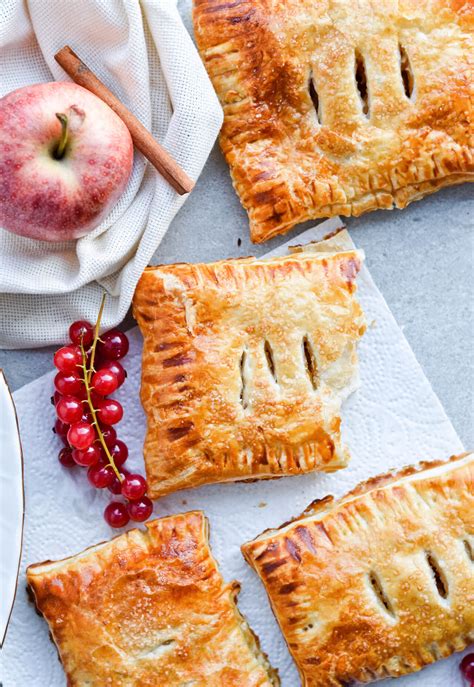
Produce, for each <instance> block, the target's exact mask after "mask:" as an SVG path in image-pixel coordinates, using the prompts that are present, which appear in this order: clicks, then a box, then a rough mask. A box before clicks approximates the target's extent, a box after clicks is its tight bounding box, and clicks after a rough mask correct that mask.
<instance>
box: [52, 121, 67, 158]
mask: <svg viewBox="0 0 474 687" xmlns="http://www.w3.org/2000/svg"><path fill="white" fill-rule="evenodd" d="M56 117H57V118H58V119H59V121H60V122H61V138H60V139H59V142H58V145H57V146H56V149H55V150H54V157H55V158H56V160H62V159H63V157H64V153H65V152H66V146H67V142H68V136H69V125H68V118H67V116H66V115H65V114H64V113H63V112H56Z"/></svg>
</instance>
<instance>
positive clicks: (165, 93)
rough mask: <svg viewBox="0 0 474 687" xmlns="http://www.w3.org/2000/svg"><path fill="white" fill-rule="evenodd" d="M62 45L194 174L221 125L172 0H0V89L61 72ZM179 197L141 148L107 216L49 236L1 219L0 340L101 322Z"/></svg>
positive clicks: (121, 303) (109, 320)
mask: <svg viewBox="0 0 474 687" xmlns="http://www.w3.org/2000/svg"><path fill="white" fill-rule="evenodd" d="M65 44H68V45H70V46H71V47H72V48H73V50H75V51H76V52H77V53H78V54H79V56H80V57H81V58H82V59H83V60H84V61H85V62H86V64H88V66H90V68H91V69H92V70H93V71H94V72H95V73H96V74H97V75H98V77H99V78H100V79H101V80H102V81H103V82H104V83H105V84H106V85H107V86H108V87H109V88H110V89H111V90H112V91H113V92H114V93H115V95H117V97H118V98H120V100H121V101H122V102H123V103H124V104H125V105H126V106H127V107H128V108H129V109H130V110H131V111H132V112H133V113H134V114H135V115H136V116H137V117H138V118H139V119H140V121H141V122H142V123H143V124H144V125H145V126H146V127H147V128H148V129H149V130H151V132H152V133H153V135H154V136H156V138H157V139H158V140H159V141H160V142H161V143H162V144H163V145H164V147H165V148H166V149H167V150H168V151H169V152H170V153H171V155H173V157H174V158H175V159H176V160H177V161H178V162H179V163H180V164H181V166H182V167H183V168H184V169H185V170H186V172H187V173H188V174H189V175H190V176H191V178H193V179H196V178H197V177H198V175H199V174H200V172H201V170H202V167H203V166H204V163H205V161H206V159H207V157H208V155H209V152H210V150H211V148H212V145H213V143H214V141H215V138H216V136H217V133H218V131H219V128H220V125H221V122H222V114H221V108H220V106H219V103H218V101H217V98H216V96H215V94H214V90H213V89H212V86H211V84H210V82H209V81H208V78H207V75H206V72H205V70H204V67H203V65H202V63H201V60H200V58H199V56H198V53H197V51H196V49H195V47H194V45H193V43H192V40H191V38H190V36H189V34H188V33H187V31H186V29H185V28H184V25H183V23H182V21H181V18H180V16H179V13H178V9H177V7H176V2H175V0H140V2H139V1H138V0H87V2H84V0H1V2H0V97H2V96H3V95H6V94H7V93H9V92H10V91H13V90H15V89H16V88H20V87H22V86H27V85H29V84H32V83H38V82H41V81H51V80H56V81H62V80H69V78H68V77H67V76H66V75H65V74H64V72H63V71H62V69H61V68H60V67H59V65H57V64H56V62H55V60H54V54H55V52H57V51H58V50H59V49H60V48H62V47H63V46H64V45H65ZM183 202H184V198H183V197H181V196H179V195H178V194H177V193H176V192H175V191H174V190H173V189H172V188H171V187H170V186H169V185H168V183H167V182H166V181H164V179H162V177H161V176H160V175H159V174H158V173H157V172H156V171H155V170H154V169H153V168H152V167H151V165H149V164H148V163H147V162H146V160H145V159H144V158H143V157H142V155H141V154H140V153H138V152H136V153H135V161H134V167H133V172H132V176H131V178H130V181H129V183H128V186H127V189H126V190H125V193H124V194H123V196H122V197H121V199H120V200H119V202H118V204H117V205H116V206H115V208H114V209H113V210H112V212H111V213H110V215H109V216H108V217H107V218H106V219H105V220H104V221H103V222H102V224H101V225H100V226H99V227H97V228H96V229H95V230H94V231H93V232H92V233H91V234H89V235H88V236H85V237H84V238H81V239H79V240H78V241H74V242H73V241H71V242H64V243H59V244H54V243H46V242H43V241H33V240H31V239H26V238H21V237H18V236H15V235H13V234H10V233H9V232H7V231H5V230H3V229H1V228H0V347H4V348H26V347H31V346H41V345H46V344H50V343H55V342H57V341H61V340H62V339H64V337H65V329H66V326H67V325H66V323H67V322H70V321H72V320H74V319H77V318H85V319H91V320H94V319H95V316H96V313H97V306H98V303H99V302H100V297H101V294H102V292H103V290H104V289H105V290H106V291H107V293H108V294H109V297H108V299H107V306H106V312H105V319H104V325H105V326H106V327H111V326H114V325H115V324H117V323H118V322H120V321H121V320H122V319H123V318H124V317H125V314H126V313H127V310H128V307H129V304H130V301H131V298H132V295H133V291H134V289H135V284H136V282H137V280H138V278H139V276H140V274H141V273H142V271H143V269H144V267H145V266H146V265H147V263H148V262H149V261H150V259H151V257H152V255H153V253H154V252H155V250H156V248H157V246H158V245H159V243H160V241H161V239H162V238H163V236H164V234H165V232H166V230H167V229H168V227H169V225H170V222H171V220H172V219H173V217H174V215H175V214H176V212H177V211H178V209H179V208H180V207H181V205H182V203H183Z"/></svg>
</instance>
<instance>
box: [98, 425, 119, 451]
mask: <svg viewBox="0 0 474 687" xmlns="http://www.w3.org/2000/svg"><path fill="white" fill-rule="evenodd" d="M100 429H101V431H102V436H103V437H104V441H105V444H106V446H107V448H113V447H114V446H115V442H116V441H117V432H116V431H115V429H114V428H113V427H108V426H107V425H104V426H102V425H101V426H100Z"/></svg>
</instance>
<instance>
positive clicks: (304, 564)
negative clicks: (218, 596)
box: [242, 453, 474, 687]
mask: <svg viewBox="0 0 474 687" xmlns="http://www.w3.org/2000/svg"><path fill="white" fill-rule="evenodd" d="M242 551H243V554H244V556H245V558H246V559H247V561H248V562H249V563H250V565H252V566H253V568H254V569H255V570H256V571H257V573H258V575H259V576H260V578H261V579H262V581H263V583H264V585H265V587H266V590H267V592H268V595H269V598H270V601H271V604H272V607H273V611H274V613H275V616H276V618H277V620H278V622H279V624H280V627H281V629H282V632H283V634H284V636H285V639H286V641H287V644H288V647H289V649H290V651H291V653H292V655H293V657H294V659H295V661H296V664H297V666H298V669H299V671H300V674H301V678H302V682H303V685H304V687H347V685H356V684H361V683H362V684H365V683H369V682H372V681H373V680H378V679H381V678H384V677H389V676H391V677H397V676H400V675H405V674H407V673H410V672H413V671H416V670H419V669H421V668H423V667H424V666H426V665H428V664H429V663H433V661H436V660H437V659H439V658H443V657H446V656H449V655H450V654H451V653H453V652H454V651H462V650H463V649H464V648H465V647H466V646H468V645H469V644H470V643H471V642H472V641H474V454H472V453H471V454H463V455H460V456H453V457H452V458H451V459H450V461H449V462H447V463H442V462H438V463H424V464H422V465H420V466H418V468H412V467H410V468H405V469H404V470H402V471H400V472H396V473H391V474H388V475H381V476H379V477H376V478H373V479H371V480H369V481H368V482H365V483H363V484H361V485H359V486H358V487H357V488H356V489H355V490H354V491H352V492H351V493H350V494H348V495H347V496H346V497H344V498H342V499H339V500H334V499H333V498H332V497H327V498H325V499H323V500H322V501H319V502H315V503H314V504H311V506H310V507H309V508H308V510H307V511H306V512H305V513H303V515H301V516H300V517H299V518H296V519H295V520H293V521H292V522H290V523H287V524H285V525H283V526H282V527H281V528H280V529H278V530H269V531H267V532H264V533H263V534H262V535H260V536H259V537H257V538H256V539H255V540H254V541H251V542H249V543H248V544H245V545H244V546H243V547H242Z"/></svg>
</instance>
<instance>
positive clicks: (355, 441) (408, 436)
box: [0, 220, 463, 687]
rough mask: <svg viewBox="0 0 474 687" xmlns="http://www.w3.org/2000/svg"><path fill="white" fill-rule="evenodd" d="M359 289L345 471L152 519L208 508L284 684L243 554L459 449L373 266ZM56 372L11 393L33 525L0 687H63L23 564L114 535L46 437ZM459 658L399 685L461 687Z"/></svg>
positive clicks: (81, 478) (292, 686)
mask: <svg viewBox="0 0 474 687" xmlns="http://www.w3.org/2000/svg"><path fill="white" fill-rule="evenodd" d="M338 223H339V220H331V221H329V222H325V223H323V224H320V225H319V226H318V227H317V228H314V229H310V230H308V231H307V232H304V233H303V234H300V235H299V236H297V237H294V238H293V239H292V240H291V241H289V242H288V245H291V244H295V243H306V242H308V241H311V240H317V239H320V238H322V236H323V235H324V234H326V233H328V232H329V231H332V230H333V229H334V228H335V227H336V226H338ZM358 284H359V294H358V295H359V298H360V301H361V303H362V306H363V308H364V310H365V312H366V317H367V322H368V323H369V327H368V330H367V333H366V334H365V336H364V337H363V339H362V341H361V343H360V346H359V357H360V376H361V387H360V389H359V390H358V391H357V392H356V393H355V394H354V395H353V396H352V397H351V398H350V399H349V400H348V401H347V402H346V403H345V405H344V407H343V413H342V415H343V434H344V439H345V441H346V442H347V443H348V444H349V446H350V449H351V453H352V461H351V463H350V465H349V467H348V468H346V469H345V470H341V471H339V472H336V473H333V474H331V475H322V474H313V475H303V476H299V477H289V478H283V479H280V480H276V481H269V482H265V481H263V482H255V483H249V484H244V483H240V484H225V485H214V486H212V485H209V486H207V487H202V488H199V489H195V490H192V491H182V492H178V493H176V494H174V495H172V496H168V497H165V498H163V499H161V500H159V501H158V502H157V503H156V505H155V514H156V516H162V515H166V514H169V513H175V512H179V511H183V510H191V509H202V510H204V511H205V513H206V515H207V516H208V518H209V520H210V525H211V544H212V548H213V552H214V555H215V557H216V558H217V560H218V562H219V564H220V567H221V570H222V573H223V575H224V577H225V578H226V579H227V580H230V579H232V578H236V579H238V580H240V581H241V583H242V592H241V595H240V602H239V605H240V608H241V610H242V611H243V612H244V613H245V615H246V616H247V618H248V620H249V622H250V624H251V626H252V628H253V629H254V631H255V632H256V633H257V634H258V635H259V637H260V639H261V644H262V647H263V649H264V650H265V651H266V652H267V653H268V655H269V657H270V660H271V662H272V664H273V665H274V666H276V667H278V669H279V671H280V675H281V678H282V684H283V687H297V685H299V684H300V682H299V678H298V674H297V671H296V668H295V666H294V664H293V661H292V659H291V657H290V655H289V653H288V651H287V649H286V646H285V643H284V641H283V638H282V635H281V633H280V630H279V628H278V625H277V623H276V621H275V619H274V617H273V615H272V612H271V610H270V607H269V603H268V601H267V597H266V594H265V592H264V590H263V587H262V585H261V584H260V582H259V580H258V578H257V577H256V575H255V574H254V573H253V571H252V570H251V569H250V568H249V567H248V566H247V564H246V563H245V561H244V560H243V558H242V555H241V553H240V549H239V547H240V545H241V544H242V543H243V542H244V541H247V540H249V539H251V538H253V537H254V536H255V535H257V534H258V533H260V532H261V531H262V530H263V529H265V528H267V527H275V526H278V525H280V524H281V523H282V522H283V521H285V520H288V519H289V518H291V517H292V516H294V515H296V514H298V513H300V512H301V511H302V510H303V509H304V508H305V507H306V506H307V504H308V503H309V502H310V501H312V500H313V499H315V498H321V497H323V496H324V495H326V494H328V493H332V494H335V495H336V496H340V495H342V494H343V493H344V492H346V491H347V490H349V489H351V488H352V487H354V485H355V484H357V483H358V482H359V481H360V480H363V479H366V478H367V477H369V476H371V475H376V474H377V473H380V472H385V471H386V470H388V469H389V468H392V467H399V466H402V465H406V464H410V463H413V462H417V461H418V460H420V459H423V460H426V459H431V458H445V457H447V456H449V455H451V454H452V453H457V452H460V451H462V450H463V446H462V444H461V441H460V439H459V437H458V436H457V435H456V432H455V431H454V428H453V426H452V425H451V423H450V421H449V419H448V418H447V416H446V414H445V412H444V410H443V408H442V406H441V404H440V402H439V401H438V399H437V397H436V396H435V394H434V392H433V390H432V389H431V387H430V384H429V382H428V380H427V379H426V377H425V376H424V374H423V372H422V370H421V368H420V366H419V365H418V363H417V361H416V359H415V357H414V355H413V353H412V351H411V349H410V347H409V345H408V343H407V341H406V339H405V338H404V336H403V334H402V332H401V330H400V328H399V327H398V325H397V324H396V322H395V320H394V319H393V317H392V315H391V313H390V311H389V309H388V307H387V304H386V303H385V301H384V299H383V297H382V295H381V294H380V292H379V291H378V290H377V287H376V286H375V284H374V283H373V281H372V279H371V277H370V274H369V272H368V269H367V268H366V267H364V268H363V269H362V271H361V274H360V276H359V279H358ZM129 334H130V342H131V348H130V353H129V355H128V357H127V358H126V359H125V364H126V367H127V369H128V379H127V381H126V383H125V384H124V386H123V387H122V389H121V390H120V392H119V393H118V394H117V397H118V398H119V399H120V401H121V402H122V403H123V405H124V410H125V415H124V420H123V421H122V422H121V424H120V425H119V426H118V433H119V436H120V437H121V438H122V439H123V440H124V441H126V442H127V444H128V446H129V448H130V454H131V458H130V459H129V462H128V465H127V467H128V468H129V469H130V468H138V469H140V470H141V471H143V469H144V467H143V458H142V443H143V438H144V433H145V418H144V415H143V411H142V409H141V406H140V402H139V400H138V392H139V385H140V363H141V360H140V353H141V336H140V334H139V332H138V330H137V329H133V330H132V331H131V332H130V333H129ZM53 374H54V373H53V372H52V373H51V374H47V375H45V376H43V377H41V378H40V379H38V380H36V381H35V382H32V383H31V384H28V385H27V386H25V387H23V388H22V389H20V390H19V391H17V392H16V393H15V394H14V398H15V402H16V405H17V411H18V416H19V421H20V428H21V432H22V440H23V448H24V458H25V480H26V521H25V541H24V552H23V560H22V566H21V577H20V583H19V590H18V594H17V600H16V604H15V608H14V611H13V616H12V621H11V625H10V628H9V630H8V634H7V638H6V641H5V646H4V650H3V655H2V664H1V669H0V681H1V682H2V684H3V687H20V685H21V687H46V686H47V687H64V685H65V683H66V680H65V677H64V673H63V670H62V668H61V665H60V663H59V662H58V659H57V655H56V650H55V648H54V646H53V644H52V643H51V642H50V640H49V638H48V627H47V625H46V623H45V622H44V621H43V620H41V619H40V618H39V617H38V616H37V615H36V614H35V612H34V609H33V607H32V605H31V604H30V603H29V602H28V600H27V596H26V592H25V572H24V571H25V568H26V566H27V565H28V564H30V563H34V562H38V561H43V560H45V559H56V558H63V557H65V556H68V555H71V554H74V553H77V552H79V551H80V550H82V549H83V548H85V547H86V546H90V545H92V544H95V543H97V542H99V541H102V540H104V539H108V538H109V537H110V536H112V535H113V534H114V532H113V531H111V529H110V528H109V527H108V526H107V525H106V524H105V522H104V521H103V518H102V511H103V509H104V507H105V505H106V503H107V502H108V500H109V497H110V494H109V492H108V491H107V490H106V492H105V493H104V492H98V491H95V490H93V489H92V488H91V487H90V486H89V484H88V483H87V481H86V475H85V472H83V471H81V470H80V469H79V468H78V469H75V470H72V471H67V470H65V469H62V468H61V467H60V465H59V464H58V462H57V453H58V450H59V448H60V446H61V445H60V442H59V440H58V439H57V438H56V437H55V436H54V434H53V433H52V432H51V429H50V428H51V426H52V424H53V421H54V410H53V407H52V406H51V405H50V402H49V398H50V396H51V393H52V379H53ZM2 553H4V552H2ZM459 660H460V656H459V655H455V656H453V657H451V658H449V659H446V660H444V661H441V662H439V663H437V664H435V665H433V666H430V667H428V668H426V669H425V670H424V671H422V672H421V673H418V674H415V675H412V676H408V677H406V678H401V679H399V681H398V684H399V686H400V687H412V686H415V687H448V686H449V687H456V686H458V685H459V687H461V685H462V681H461V677H460V674H459V668H458V665H459ZM388 682H391V681H390V680H387V681H386V683H388ZM386 683H384V684H386ZM160 687H166V686H165V685H163V686H160Z"/></svg>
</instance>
